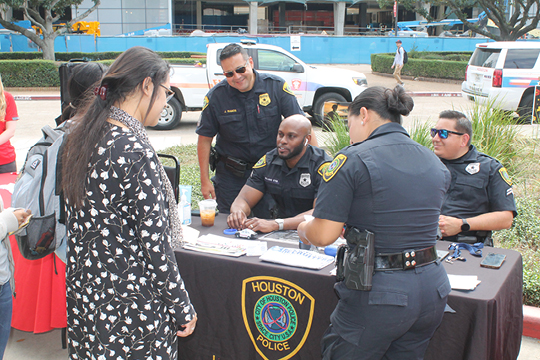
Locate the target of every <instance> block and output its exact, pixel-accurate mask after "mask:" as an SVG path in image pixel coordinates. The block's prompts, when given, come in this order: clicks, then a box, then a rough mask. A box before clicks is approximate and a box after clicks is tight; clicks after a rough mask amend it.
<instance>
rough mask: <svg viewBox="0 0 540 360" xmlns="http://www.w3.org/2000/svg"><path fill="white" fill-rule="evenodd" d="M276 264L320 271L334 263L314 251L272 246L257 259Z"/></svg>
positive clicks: (328, 257)
mask: <svg viewBox="0 0 540 360" xmlns="http://www.w3.org/2000/svg"><path fill="white" fill-rule="evenodd" d="M259 259H261V260H262V261H268V262H272V263H276V264H282V265H289V266H294V267H301V268H307V269H316V270H320V269H322V268H324V267H326V266H328V265H330V264H331V263H333V262H334V258H333V257H332V256H328V255H324V254H319V253H317V252H315V251H309V250H300V249H293V248H284V247H281V246H272V247H271V248H270V249H268V251H266V252H265V253H264V254H262V256H261V257H260V258H259Z"/></svg>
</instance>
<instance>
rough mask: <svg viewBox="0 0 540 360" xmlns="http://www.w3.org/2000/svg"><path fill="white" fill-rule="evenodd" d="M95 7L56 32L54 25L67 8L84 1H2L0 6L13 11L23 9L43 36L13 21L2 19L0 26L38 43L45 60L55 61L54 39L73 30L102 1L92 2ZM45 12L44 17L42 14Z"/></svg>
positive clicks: (94, 0)
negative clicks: (5, 6)
mask: <svg viewBox="0 0 540 360" xmlns="http://www.w3.org/2000/svg"><path fill="white" fill-rule="evenodd" d="M92 1H93V2H94V6H93V7H92V8H90V9H88V10H87V11H85V12H84V13H83V14H81V15H79V16H77V17H76V18H75V19H73V20H71V21H69V22H68V23H67V24H66V26H65V27H61V28H59V29H57V30H54V28H53V24H54V23H55V22H56V21H58V20H59V19H60V17H62V15H63V14H64V10H65V8H66V7H68V6H71V5H80V4H81V3H82V2H83V0H0V5H7V6H9V7H11V8H13V9H21V10H22V11H23V12H24V15H25V16H26V18H27V19H28V20H30V22H31V23H32V25H34V26H37V27H39V28H40V29H41V33H42V34H43V35H42V36H40V35H37V34H36V33H35V32H33V31H32V30H31V29H25V28H23V27H21V26H19V25H17V24H15V23H14V21H13V20H12V19H4V18H3V16H2V17H1V18H0V24H1V25H2V26H3V27H5V28H6V29H8V30H13V31H16V32H18V33H21V34H22V35H24V36H26V37H27V38H29V39H30V40H32V41H33V42H34V43H36V44H37V45H38V46H39V47H40V48H41V50H42V51H43V58H44V59H47V60H54V39H55V38H56V37H57V36H58V35H62V34H64V33H66V32H67V31H68V30H70V29H71V26H72V25H73V24H74V23H76V22H77V21H80V20H82V19H84V18H85V17H87V16H88V15H89V14H90V13H91V12H92V11H94V10H96V9H97V7H98V6H99V5H100V4H101V0H92ZM40 8H41V9H42V10H43V16H42V15H41V14H40V11H39V10H40Z"/></svg>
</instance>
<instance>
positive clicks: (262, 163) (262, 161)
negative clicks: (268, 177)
mask: <svg viewBox="0 0 540 360" xmlns="http://www.w3.org/2000/svg"><path fill="white" fill-rule="evenodd" d="M265 166H266V155H264V156H263V157H262V158H260V159H259V161H257V163H256V164H255V165H253V168H254V169H258V168H262V167H265Z"/></svg>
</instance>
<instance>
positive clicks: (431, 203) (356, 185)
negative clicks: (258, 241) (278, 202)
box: [298, 85, 450, 360]
mask: <svg viewBox="0 0 540 360" xmlns="http://www.w3.org/2000/svg"><path fill="white" fill-rule="evenodd" d="M413 105H414V104H413V101H412V99H411V97H410V96H409V95H407V94H406V93H405V90H404V89H403V87H401V86H399V85H398V86H396V88H395V89H394V90H390V89H385V88H383V87H370V88H368V89H366V90H365V91H364V92H362V93H361V94H360V95H358V96H357V97H356V99H354V101H353V102H352V103H351V105H350V106H349V121H348V124H349V130H350V131H349V135H350V137H351V143H353V145H352V146H349V147H347V148H345V149H343V150H342V151H340V153H339V154H338V155H337V156H336V157H335V158H334V160H333V161H332V163H331V164H330V165H329V166H328V167H327V168H326V170H325V171H324V173H323V183H322V184H321V187H320V188H319V196H318V197H317V203H316V204H315V210H314V211H313V216H314V219H313V220H311V221H307V222H303V223H301V224H300V225H299V226H298V234H299V235H300V238H301V239H302V241H303V242H304V243H305V244H308V243H312V244H313V245H316V246H325V245H329V244H331V243H332V242H334V241H335V239H337V237H338V236H339V235H340V234H341V232H342V229H343V225H344V224H346V230H345V233H344V237H345V239H347V244H348V247H349V250H347V253H346V254H345V257H344V266H343V267H341V266H338V274H341V272H342V271H343V275H344V278H343V281H341V282H338V283H337V284H336V286H335V289H336V292H337V293H338V297H339V299H340V300H339V302H338V305H337V307H336V309H335V310H334V312H333V313H332V315H331V317H330V322H331V325H330V327H329V328H328V330H327V331H326V333H325V334H324V336H323V339H322V352H323V359H355V360H359V359H383V358H384V359H422V358H423V356H424V353H425V351H426V349H427V346H428V342H429V339H430V338H431V336H432V335H433V333H434V332H435V329H436V328H437V327H438V326H439V324H440V322H441V320H442V317H443V313H444V308H445V305H446V299H447V296H448V294H449V293H450V284H449V282H448V276H447V275H446V271H445V270H444V268H443V266H442V264H441V263H440V261H439V260H437V252H436V250H435V248H434V245H435V243H436V236H437V227H438V219H439V214H440V208H441V206H442V202H443V199H444V194H445V192H446V189H447V188H448V186H449V184H450V174H449V172H448V170H447V169H446V168H445V166H444V165H443V164H442V163H441V162H440V161H439V159H437V157H436V156H435V155H434V154H433V153H432V152H431V151H429V150H428V149H427V148H425V147H423V146H421V145H419V144H418V143H416V142H415V141H413V140H411V139H410V138H409V136H408V134H407V132H406V131H405V129H404V128H403V127H402V126H401V125H400V124H401V115H408V114H409V112H410V111H411V110H412V108H413ZM339 253H340V252H338V255H339ZM371 254H373V255H372V256H370V255H371ZM338 260H339V261H338V264H339V263H340V257H338ZM373 270H375V271H373ZM371 275H372V278H371ZM338 280H339V278H338Z"/></svg>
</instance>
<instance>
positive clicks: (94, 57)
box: [55, 51, 206, 62]
mask: <svg viewBox="0 0 540 360" xmlns="http://www.w3.org/2000/svg"><path fill="white" fill-rule="evenodd" d="M121 53H122V52H121V51H109V52H95V53H83V52H67V53H55V58H56V61H62V62H65V61H69V60H71V59H84V60H88V61H98V60H114V59H116V58H117V57H118V55H120V54H121ZM157 53H158V54H159V56H161V57H162V58H163V59H191V55H206V54H203V53H200V52H192V51H158V52H157ZM196 60H206V59H193V61H196Z"/></svg>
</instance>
